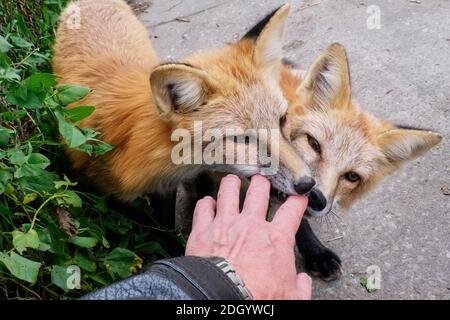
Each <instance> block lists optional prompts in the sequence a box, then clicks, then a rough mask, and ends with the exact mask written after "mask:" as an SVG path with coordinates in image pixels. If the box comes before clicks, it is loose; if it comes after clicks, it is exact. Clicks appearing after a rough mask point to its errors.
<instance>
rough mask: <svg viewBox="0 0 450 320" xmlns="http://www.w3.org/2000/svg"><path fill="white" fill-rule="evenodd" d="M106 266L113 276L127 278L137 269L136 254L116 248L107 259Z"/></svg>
mask: <svg viewBox="0 0 450 320" xmlns="http://www.w3.org/2000/svg"><path fill="white" fill-rule="evenodd" d="M104 264H105V267H106V269H107V270H108V272H109V273H110V274H111V275H118V276H119V277H121V278H126V277H129V276H130V275H131V274H132V270H133V268H134V267H135V254H134V252H132V251H130V250H128V249H124V248H114V249H113V250H112V251H111V252H110V253H109V254H108V255H107V256H106V257H105V260H104Z"/></svg>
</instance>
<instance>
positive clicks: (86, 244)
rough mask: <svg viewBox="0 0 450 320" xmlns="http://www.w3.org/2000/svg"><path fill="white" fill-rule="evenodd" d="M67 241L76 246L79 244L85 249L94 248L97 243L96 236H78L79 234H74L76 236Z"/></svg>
mask: <svg viewBox="0 0 450 320" xmlns="http://www.w3.org/2000/svg"><path fill="white" fill-rule="evenodd" d="M69 241H70V242H72V243H73V244H74V245H76V246H79V247H81V248H86V249H90V248H94V247H95V246H96V245H97V243H98V240H97V239H96V238H92V237H79V236H76V237H74V238H72V239H70V240H69Z"/></svg>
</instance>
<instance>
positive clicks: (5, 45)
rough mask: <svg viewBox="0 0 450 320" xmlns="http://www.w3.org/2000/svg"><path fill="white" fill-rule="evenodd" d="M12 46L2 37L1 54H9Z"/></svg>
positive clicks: (0, 38)
mask: <svg viewBox="0 0 450 320" xmlns="http://www.w3.org/2000/svg"><path fill="white" fill-rule="evenodd" d="M11 47H12V45H11V44H10V43H9V42H8V41H7V40H6V39H5V38H4V37H3V36H1V35H0V52H8V51H9V49H11Z"/></svg>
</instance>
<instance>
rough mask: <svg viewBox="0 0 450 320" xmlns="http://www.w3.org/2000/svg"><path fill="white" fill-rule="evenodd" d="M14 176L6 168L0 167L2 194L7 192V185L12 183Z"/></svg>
mask: <svg viewBox="0 0 450 320" xmlns="http://www.w3.org/2000/svg"><path fill="white" fill-rule="evenodd" d="M12 177H13V175H12V173H11V171H10V169H9V168H8V167H6V166H0V194H2V193H3V192H5V188H6V185H7V184H8V183H9V182H10V181H11V179H12Z"/></svg>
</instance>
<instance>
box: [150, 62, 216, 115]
mask: <svg viewBox="0 0 450 320" xmlns="http://www.w3.org/2000/svg"><path fill="white" fill-rule="evenodd" d="M212 82H213V81H212V79H211V78H210V77H209V76H208V74H207V73H206V72H204V71H203V70H200V69H197V68H195V67H193V66H190V65H187V64H181V63H171V64H163V65H160V66H158V67H156V68H155V69H154V70H153V72H152V74H151V75H150V86H151V90H152V96H153V101H154V103H155V104H156V107H157V108H158V110H159V112H160V113H161V115H169V114H171V113H173V112H175V113H186V112H191V111H194V110H195V109H196V108H198V107H200V106H201V105H202V104H204V102H205V99H206V97H207V96H208V95H210V94H211V93H212V92H213V91H214V85H213V84H212Z"/></svg>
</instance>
